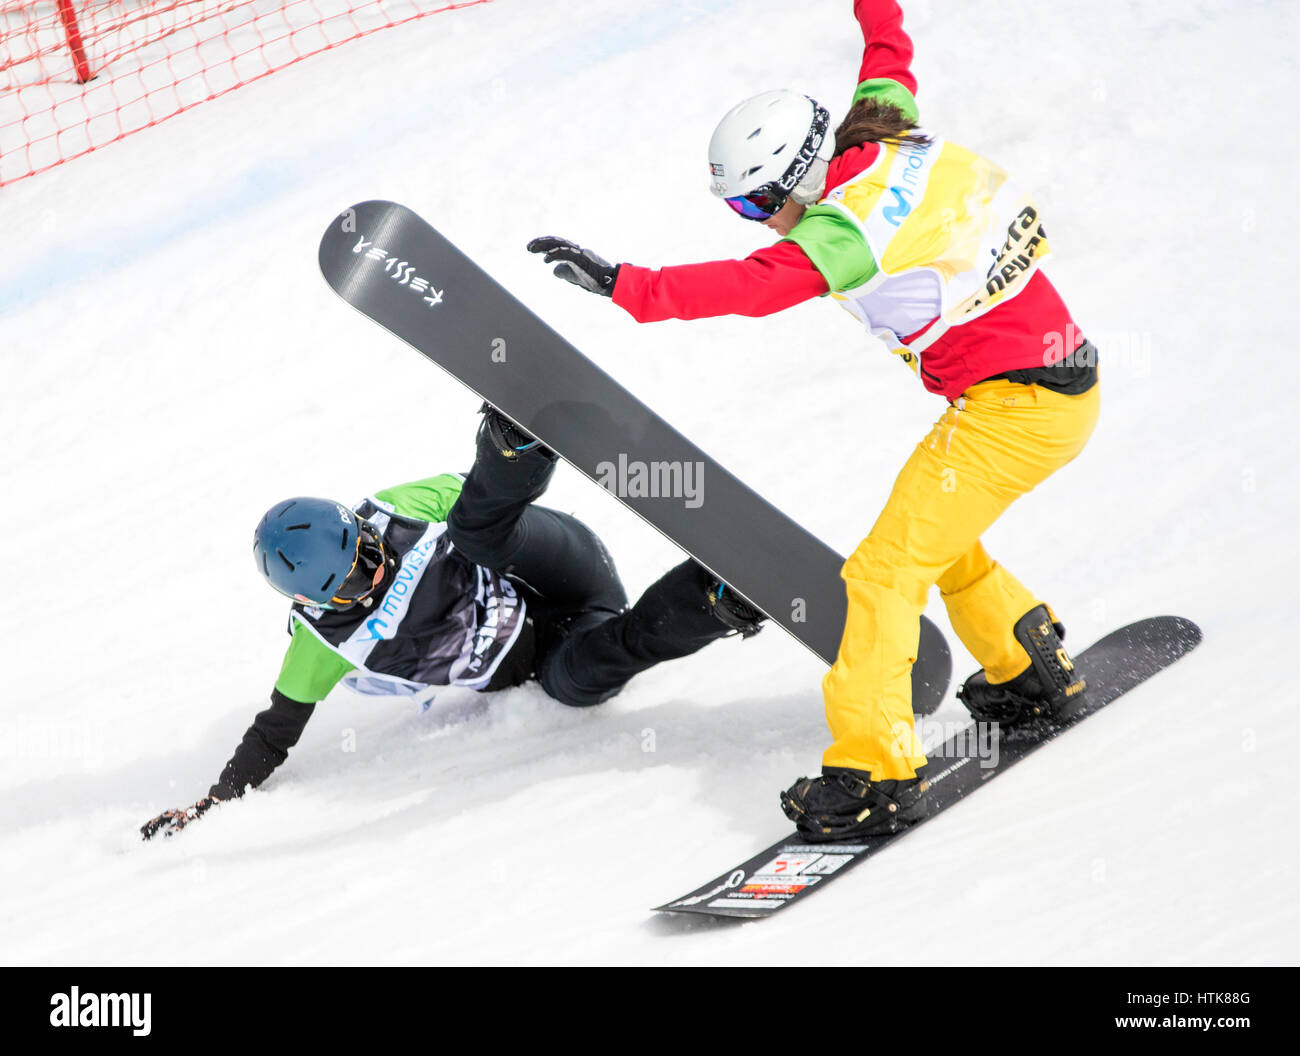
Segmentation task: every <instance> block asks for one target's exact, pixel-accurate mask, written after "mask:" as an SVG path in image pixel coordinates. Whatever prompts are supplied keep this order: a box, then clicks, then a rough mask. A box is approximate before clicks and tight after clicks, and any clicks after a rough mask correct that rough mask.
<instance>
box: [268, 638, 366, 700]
mask: <svg viewBox="0 0 1300 1056" xmlns="http://www.w3.org/2000/svg"><path fill="white" fill-rule="evenodd" d="M355 669H356V665H354V664H351V663H349V662H348V661H347V660H344V659H343V657H342V656H340V655H339V654H338V653H336V652H335V651H334V650H333V649H331V648H330V647H329V646H328V645H326V644H325V643H324V642H322V641H321V640H320V639H319V638H317V637H316V635H314V634H312V632H311V631H310V630H308V629H307V627H305V626H304V625H303V624H302V623H298V624H297V625H296V626H295V627H294V629H293V638H292V640H291V641H290V642H289V651H288V652H286V653H285V654H284V663H283V664H282V665H281V666H280V677H279V678H277V679H276V680H275V688H276V689H278V690H279V691H280V692H281V693H283V694H284V695H285V696H286V697H288V698H289V699H290V700H296V701H298V702H300V703H302V704H315V703H316V702H317V701H320V700H324V699H325V698H326V697H327V696H329V691H330V690H331V689H333V688H334V687H335V686H336V685H338V683H339V679H341V678H342V677H343V676H344V675H346V674H347V673H348V672H349V671H353V670H355Z"/></svg>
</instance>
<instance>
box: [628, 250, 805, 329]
mask: <svg viewBox="0 0 1300 1056" xmlns="http://www.w3.org/2000/svg"><path fill="white" fill-rule="evenodd" d="M829 288H830V287H829V286H828V285H827V283H826V280H825V279H824V278H822V276H821V272H819V271H818V270H817V269H816V268H814V267H813V263H812V261H811V260H809V259H808V257H807V256H805V255H804V251H803V250H802V249H800V248H799V247H798V246H796V245H795V244H794V243H793V242H778V243H776V245H774V246H765V247H764V248H762V249H760V250H758V251H757V252H754V253H751V254H750V255H749V256H748V257H746V258H745V259H744V260H715V261H711V262H709V263H707V264H681V265H677V266H675V267H669V268H660V269H658V270H654V269H652V268H638V267H636V266H635V265H633V264H623V265H621V266H620V267H619V269H618V281H617V282H616V283H615V284H614V303H615V304H617V305H618V306H619V307H620V308H623V309H625V310H626V311H627V312H628V313H629V314H631V316H632V317H633V318H634V319H635V320H636V321H637V322H638V323H655V322H659V321H660V320H662V319H706V318H709V317H711V316H715V315H751V316H753V315H771V314H772V313H774V312H780V311H784V310H785V309H786V308H791V307H793V306H794V305H796V304H800V303H801V302H803V301H810V300H812V299H813V298H814V297H820V296H821V295H822V294H823V293H826V292H827V291H828V290H829Z"/></svg>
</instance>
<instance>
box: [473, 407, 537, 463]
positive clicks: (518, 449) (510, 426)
mask: <svg viewBox="0 0 1300 1056" xmlns="http://www.w3.org/2000/svg"><path fill="white" fill-rule="evenodd" d="M479 413H480V414H482V415H483V424H482V425H481V426H480V427H479V429H480V430H481V431H482V432H483V433H486V436H487V439H488V440H489V441H490V443H491V445H492V447H493V448H495V449H496V450H497V451H498V452H499V453H500V455H501V457H502V458H508V459H510V460H511V461H514V460H515V459H517V458H520V457H521V456H523V455H526V454H529V453H530V452H537V453H538V454H543V455H546V456H547V457H548V458H550V459H551V460H554V459H555V452H553V451H552V450H551V449H550V448H548V447H545V446H544V445H543V444H542V442H541V441H540V440H538V439H537V438H536V437H534V436H533V435H532V434H530V433H526V432H524V430H523V429H521V428H519V426H518V425H516V424H515V423H514V422H513V421H511V419H509V418H507V417H506V416H505V415H504V414H502V413H501V412H500V411H498V410H497V409H496V408H495V407H493V406H492V405H491V404H490V403H488V402H486V401H484V403H483V406H482V407H480V408H479Z"/></svg>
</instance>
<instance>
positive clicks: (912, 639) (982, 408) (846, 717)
mask: <svg viewBox="0 0 1300 1056" xmlns="http://www.w3.org/2000/svg"><path fill="white" fill-rule="evenodd" d="M1100 388H1101V387H1100V385H1094V386H1093V387H1092V388H1091V389H1089V390H1088V391H1087V392H1085V393H1083V394H1081V395H1078V396H1068V395H1064V394H1062V393H1059V392H1054V391H1052V390H1051V389H1048V388H1044V387H1042V386H1038V385H1021V384H1016V383H1013V382H1010V381H1005V380H997V381H986V382H983V383H981V384H978V385H974V386H972V387H971V388H970V389H968V390H967V391H966V393H965V395H964V396H962V397H960V398H959V399H957V400H956V401H955V402H954V403H953V404H952V405H951V406H949V408H948V409H947V410H946V411H945V412H944V414H943V416H942V417H941V418H940V419H939V420H938V421H937V422H936V423H935V425H934V428H933V429H931V430H930V433H929V435H928V436H926V438H925V439H924V440H922V441H921V443H920V444H918V445H917V447H916V450H915V451H913V452H912V456H911V458H909V459H908V460H907V463H906V464H905V465H904V466H903V469H902V472H900V473H899V475H898V479H897V480H896V481H895V483H894V489H893V492H892V493H891V494H890V496H889V501H888V502H887V503H886V504H885V508H884V510H883V511H882V513H881V514H880V517H879V518H878V519H877V520H876V523H875V526H874V527H873V528H872V529H871V534H870V535H868V536H867V538H866V539H864V540H863V541H862V543H861V545H860V546H859V547H858V548H857V549H856V550H855V551H854V552H853V555H852V556H851V557H850V558H849V560H848V562H847V563H846V564H845V566H844V571H843V576H844V581H845V583H846V585H847V588H848V595H849V616H848V622H847V624H846V625H845V628H844V638H843V641H842V643H841V645H840V653H839V657H838V659H837V660H836V662H835V665H834V666H833V667H832V668H831V670H830V672H829V673H828V674H827V675H826V678H825V680H824V682H823V683H822V687H823V690H824V692H825V697H826V718H827V722H828V723H829V725H830V729H831V735H832V737H833V738H834V740H833V743H832V744H831V746H830V747H829V748H828V749H827V750H826V753H825V755H824V756H823V759H822V762H823V765H824V766H826V767H845V768H849V769H853V770H859V771H869V772H870V773H871V776H872V779H873V780H876V781H880V780H894V779H899V778H911V777H914V776H915V774H916V768H917V767H920V766H922V765H924V763H925V755H924V754H923V752H922V751H921V748H920V744H919V743H918V741H917V739H916V737H915V733H914V727H913V718H912V700H911V696H912V693H911V681H910V675H911V665H912V662H914V661H915V659H916V647H917V639H918V636H919V633H920V616H921V612H922V611H923V610H924V609H925V604H926V594H927V593H928V591H929V589H930V587H931V586H932V585H934V584H936V583H937V584H938V586H939V590H940V592H941V594H942V597H943V601H944V604H945V605H946V606H947V608H948V616H949V618H950V620H951V621H952V626H953V630H954V631H956V632H957V636H958V637H959V638H960V639H961V640H962V643H963V644H964V645H965V646H966V648H967V649H969V650H970V652H971V653H972V655H974V657H975V659H976V660H978V661H979V662H980V664H981V665H982V666H983V668H984V674H985V676H986V678H987V680H988V681H989V682H991V683H1003V682H1009V681H1011V680H1012V679H1014V678H1016V677H1017V676H1018V675H1021V674H1022V673H1023V672H1025V671H1026V670H1027V669H1028V668H1029V667H1030V657H1029V654H1028V653H1027V652H1026V650H1025V648H1024V647H1023V646H1022V644H1021V643H1020V642H1019V641H1018V640H1017V639H1016V637H1015V636H1014V634H1013V628H1014V627H1015V626H1016V623H1017V621H1018V620H1019V619H1020V618H1021V617H1022V616H1024V615H1025V614H1026V613H1028V612H1030V611H1031V610H1032V609H1035V608H1036V607H1037V606H1038V605H1040V604H1042V602H1041V601H1039V600H1037V599H1036V598H1035V597H1034V595H1033V594H1032V593H1031V592H1030V591H1029V590H1028V589H1026V587H1025V586H1024V585H1023V584H1021V583H1020V581H1019V580H1017V579H1016V578H1015V576H1013V575H1011V573H1010V572H1008V571H1007V570H1006V569H1005V568H1003V567H1002V566H1001V565H999V564H998V563H997V562H996V561H994V560H993V559H992V558H991V557H990V556H989V555H988V553H987V552H986V551H985V549H984V547H983V545H982V544H981V543H980V536H981V535H982V534H983V533H984V532H985V531H986V530H987V529H988V528H989V526H990V525H992V524H993V522H994V521H996V520H997V519H998V518H999V517H1000V516H1001V515H1002V513H1003V511H1004V510H1006V508H1007V507H1008V506H1010V505H1011V503H1012V502H1014V501H1015V500H1016V499H1017V498H1019V497H1020V496H1021V495H1024V494H1025V493H1026V492H1028V491H1030V490H1032V489H1033V488H1034V487H1035V486H1036V485H1037V484H1039V483H1040V482H1042V481H1043V480H1045V479H1046V478H1047V477H1048V476H1050V475H1051V474H1052V473H1053V472H1055V471H1056V470H1057V469H1059V468H1060V467H1061V466H1063V465H1065V464H1066V463H1067V462H1069V461H1070V460H1071V459H1073V458H1074V457H1075V455H1077V454H1078V453H1079V452H1080V451H1081V450H1082V449H1083V446H1084V444H1085V443H1086V442H1087V440H1088V437H1089V436H1090V435H1091V434H1092V430H1093V426H1094V425H1096V422H1097V412H1098V408H1099V405H1100Z"/></svg>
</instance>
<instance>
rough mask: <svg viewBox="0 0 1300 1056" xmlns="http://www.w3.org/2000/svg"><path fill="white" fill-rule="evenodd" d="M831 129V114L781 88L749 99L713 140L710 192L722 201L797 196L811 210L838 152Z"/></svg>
mask: <svg viewBox="0 0 1300 1056" xmlns="http://www.w3.org/2000/svg"><path fill="white" fill-rule="evenodd" d="M829 127H830V113H829V112H828V111H827V109H826V108H825V107H824V106H821V105H820V104H819V103H818V102H817V101H816V100H815V99H810V98H809V97H808V96H806V95H800V94H799V93H798V92H792V91H789V90H787V89H782V90H780V91H775V92H764V93H763V94H762V95H756V96H754V97H753V98H752V99H746V100H745V101H744V102H743V103H741V104H740V105H739V106H737V107H735V108H734V109H732V110H731V111H730V112H729V113H728V114H727V116H726V117H724V118H723V119H722V120H721V121H719V122H718V127H717V128H716V129H715V130H714V132H713V138H712V139H711V140H709V172H710V173H711V174H712V177H713V180H712V183H711V184H710V188H709V189H710V190H712V191H713V193H714V194H716V195H717V196H718V197H719V198H741V197H744V196H746V195H751V194H754V193H755V192H758V191H767V192H768V193H769V196H770V201H772V202H775V201H780V202H782V203H784V200H785V198H786V197H792V198H794V200H795V201H796V202H799V203H800V204H802V205H811V204H812V203H813V202H815V201H817V199H818V198H820V197H821V193H822V189H823V186H824V184H825V181H826V164H827V162H828V161H829V160H830V158H831V155H832V153H833V149H834V138H833V137H831V136H828V135H827V134H826V133H827V129H828V128H829ZM778 208H779V206H778ZM746 215H748V214H746Z"/></svg>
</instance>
